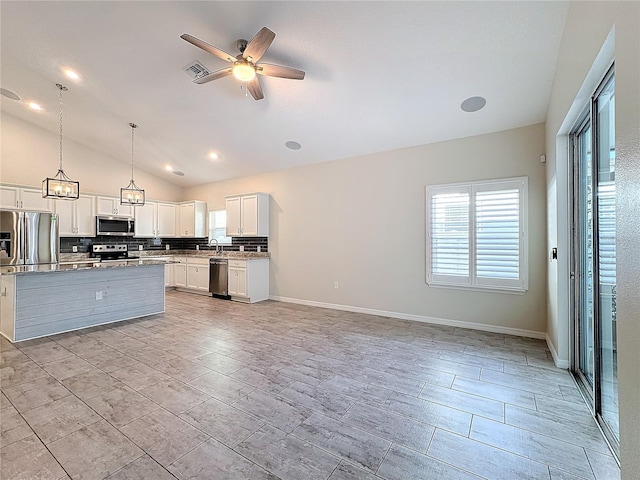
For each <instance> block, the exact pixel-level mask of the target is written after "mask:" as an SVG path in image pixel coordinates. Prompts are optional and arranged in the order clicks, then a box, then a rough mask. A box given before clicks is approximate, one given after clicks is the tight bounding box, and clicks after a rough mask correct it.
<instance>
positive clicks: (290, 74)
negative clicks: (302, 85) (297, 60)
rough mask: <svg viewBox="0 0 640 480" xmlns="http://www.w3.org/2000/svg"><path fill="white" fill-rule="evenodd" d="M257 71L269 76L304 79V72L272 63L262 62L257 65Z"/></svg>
mask: <svg viewBox="0 0 640 480" xmlns="http://www.w3.org/2000/svg"><path fill="white" fill-rule="evenodd" d="M256 67H257V68H256V72H257V73H259V74H260V75H266V76H267V77H280V78H290V79H292V80H302V79H303V78H304V72H303V71H302V70H296V69H295V68H291V67H283V66H282V65H270V64H268V63H261V64H259V65H256Z"/></svg>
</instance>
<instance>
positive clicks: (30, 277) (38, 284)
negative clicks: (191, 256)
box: [0, 262, 165, 342]
mask: <svg viewBox="0 0 640 480" xmlns="http://www.w3.org/2000/svg"><path fill="white" fill-rule="evenodd" d="M164 294H165V290H164V262H157V264H156V263H155V262H154V263H145V264H129V265H122V266H118V265H114V266H113V267H109V268H91V267H89V268H66V269H55V270H50V271H43V270H42V269H40V271H19V270H17V271H15V272H13V273H4V274H1V275H0V295H1V296H0V333H1V334H2V335H3V336H4V337H6V338H7V339H9V340H10V341H12V342H19V341H23V340H29V339H32V338H38V337H43V336H46V335H54V334H57V333H63V332H69V331H72V330H78V329H81V328H86V327H92V326H96V325H103V324H106V323H112V322H118V321H122V320H129V319H132V318H138V317H143V316H146V315H152V314H155V313H162V312H164V309H165V303H164V300H165V297H164Z"/></svg>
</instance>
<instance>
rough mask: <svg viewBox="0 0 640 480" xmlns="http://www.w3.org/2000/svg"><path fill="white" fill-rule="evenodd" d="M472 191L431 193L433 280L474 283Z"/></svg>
mask: <svg viewBox="0 0 640 480" xmlns="http://www.w3.org/2000/svg"><path fill="white" fill-rule="evenodd" d="M469 207H470V191H469V189H468V188H456V187H454V188H434V189H432V190H430V191H429V193H428V210H429V222H430V228H429V235H430V239H429V240H430V245H431V248H430V249H428V251H427V255H428V256H429V257H430V258H429V260H430V266H431V267H430V269H429V271H428V276H429V277H430V280H432V281H435V282H441V283H452V284H461V285H468V284H469V283H470V251H471V250H470V247H471V245H470V235H469V232H470V218H469V213H470V212H469Z"/></svg>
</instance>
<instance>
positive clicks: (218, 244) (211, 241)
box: [209, 238, 220, 255]
mask: <svg viewBox="0 0 640 480" xmlns="http://www.w3.org/2000/svg"><path fill="white" fill-rule="evenodd" d="M213 242H216V255H217V254H218V253H220V242H218V239H217V238H211V239H209V246H211V244H212V243H213Z"/></svg>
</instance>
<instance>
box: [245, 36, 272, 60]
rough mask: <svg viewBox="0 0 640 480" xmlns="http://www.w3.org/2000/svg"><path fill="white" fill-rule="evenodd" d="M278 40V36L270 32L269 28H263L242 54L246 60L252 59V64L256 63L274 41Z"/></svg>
mask: <svg viewBox="0 0 640 480" xmlns="http://www.w3.org/2000/svg"><path fill="white" fill-rule="evenodd" d="M274 38H276V34H275V33H273V32H272V31H271V30H269V29H268V28H267V27H262V28H261V29H260V31H259V32H258V33H256V36H255V37H253V38H252V39H251V41H250V42H249V43H248V44H247V48H245V49H244V52H243V53H242V57H243V58H244V59H245V60H249V58H251V60H250V61H251V62H252V63H256V62H257V61H258V60H260V58H262V55H264V52H266V51H267V48H269V45H271V42H273V39H274Z"/></svg>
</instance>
